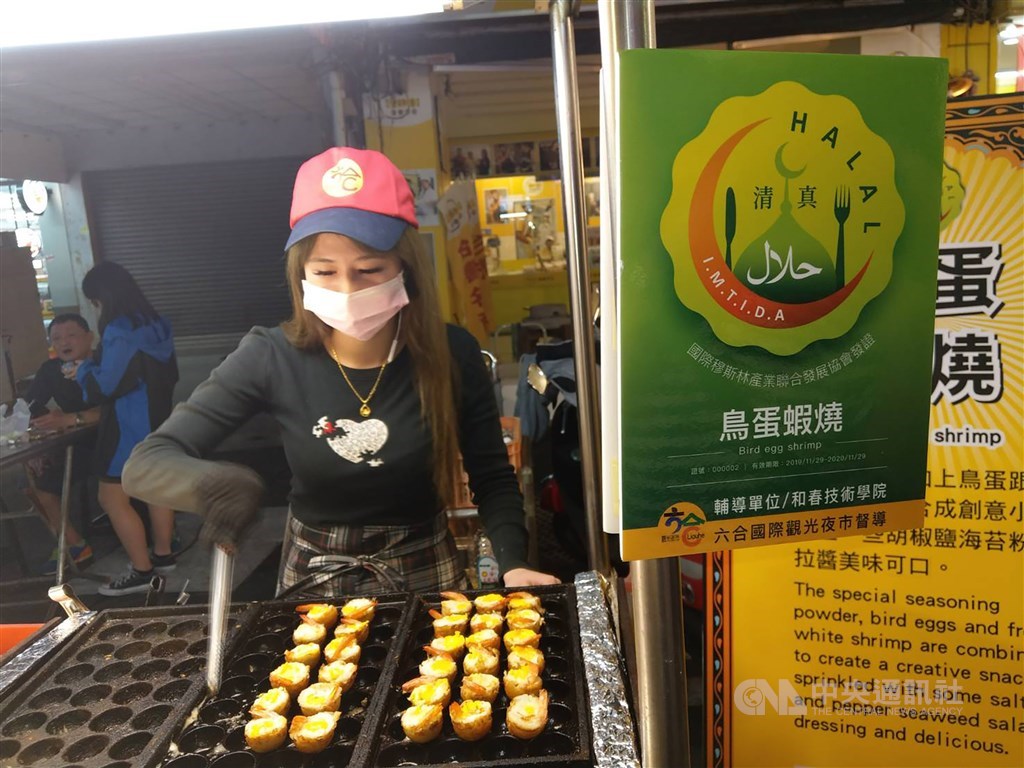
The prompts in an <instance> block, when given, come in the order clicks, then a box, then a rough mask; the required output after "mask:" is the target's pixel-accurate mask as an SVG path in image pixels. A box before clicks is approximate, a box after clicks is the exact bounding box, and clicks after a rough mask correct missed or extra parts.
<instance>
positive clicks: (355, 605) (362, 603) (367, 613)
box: [341, 597, 377, 621]
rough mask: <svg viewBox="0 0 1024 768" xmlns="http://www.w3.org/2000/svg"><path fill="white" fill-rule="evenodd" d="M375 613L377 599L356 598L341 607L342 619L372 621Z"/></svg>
mask: <svg viewBox="0 0 1024 768" xmlns="http://www.w3.org/2000/svg"><path fill="white" fill-rule="evenodd" d="M376 611H377V599H376V598H372V597H370V598H367V597H357V598H355V599H353V600H349V601H348V602H347V603H345V604H344V605H343V606H341V615H342V616H343V617H344V618H346V619H359V621H373V616H374V614H375V613H376Z"/></svg>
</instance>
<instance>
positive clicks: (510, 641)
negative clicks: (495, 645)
mask: <svg viewBox="0 0 1024 768" xmlns="http://www.w3.org/2000/svg"><path fill="white" fill-rule="evenodd" d="M517 645H527V646H529V647H531V648H536V647H537V646H539V645H540V635H538V634H537V633H536V632H534V631H533V630H532V629H513V630H512V631H511V632H506V633H505V650H506V651H511V650H512V649H513V648H515V647H516V646H517Z"/></svg>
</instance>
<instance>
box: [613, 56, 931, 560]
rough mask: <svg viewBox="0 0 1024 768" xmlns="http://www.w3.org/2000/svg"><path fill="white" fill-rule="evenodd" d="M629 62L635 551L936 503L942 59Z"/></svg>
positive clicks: (626, 157)
mask: <svg viewBox="0 0 1024 768" xmlns="http://www.w3.org/2000/svg"><path fill="white" fill-rule="evenodd" d="M694 73H700V76H699V77H694ZM619 75H620V79H621V82H620V93H621V99H620V103H619V114H620V126H621V129H620V130H621V147H622V149H621V155H620V163H619V165H620V180H619V194H620V211H621V215H620V219H619V222H618V225H619V227H620V229H621V276H620V294H619V334H620V344H619V348H618V349H619V370H620V380H621V389H620V419H619V424H620V430H621V456H620V462H619V471H620V477H621V488H622V494H621V499H622V502H621V510H622V512H621V517H622V555H623V557H624V558H625V559H629V560H633V559H638V558H653V557H667V556H675V555H683V554H691V553H695V552H702V551H710V550H718V549H732V548H742V547H753V546H761V545H766V544H779V543H783V542H793V541H801V540H810V539H820V538H829V537H835V536H852V535H856V534H866V533H876V532H879V531H886V530H893V529H903V528H912V527H915V526H918V525H920V524H921V521H922V520H923V515H924V490H925V489H924V486H925V463H926V445H927V432H928V401H929V393H930V391H931V380H930V379H931V356H932V329H933V316H934V310H933V307H934V302H935V280H936V267H935V261H934V258H933V256H932V255H933V254H934V253H935V248H936V239H937V238H936V236H937V232H936V229H935V226H934V222H935V221H936V220H937V219H938V218H939V210H938V209H939V195H938V190H939V181H940V170H941V167H942V164H941V157H942V118H943V105H944V99H945V87H946V71H945V68H944V64H943V62H941V61H939V60H933V59H913V58H907V57H901V58H893V57H887V58H875V57H866V56H865V57H858V56H821V55H815V56H808V55H804V54H781V53H739V52H720V51H657V50H653V51H652V50H636V51H627V52H624V53H623V54H622V57H621V62H620V67H619ZM681 82H686V83H687V86H686V88H685V89H682V88H679V86H678V84H679V83H681ZM878 83H885V84H886V87H885V88H879V87H878V85H877V84H878Z"/></svg>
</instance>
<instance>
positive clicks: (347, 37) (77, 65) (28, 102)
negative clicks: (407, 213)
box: [0, 0, 987, 137]
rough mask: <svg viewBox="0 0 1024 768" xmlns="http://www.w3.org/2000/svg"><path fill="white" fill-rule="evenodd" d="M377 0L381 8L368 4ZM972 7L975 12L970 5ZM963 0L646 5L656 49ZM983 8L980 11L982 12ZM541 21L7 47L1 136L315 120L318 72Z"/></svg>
mask: <svg viewBox="0 0 1024 768" xmlns="http://www.w3.org/2000/svg"><path fill="white" fill-rule="evenodd" d="M377 1H378V2H380V1H381V0H377ZM980 5H985V4H984V3H981V4H980ZM978 7H979V3H978V2H977V1H976V0H974V1H973V2H972V1H970V0H804V1H803V2H739V1H738V0H717V1H714V0H711V1H707V2H685V3H668V4H659V5H658V9H657V12H656V21H657V35H658V45H659V47H662V48H674V47H682V46H693V45H702V44H709V43H721V42H730V41H739V40H747V39H755V38H767V37H776V36H784V35H797V34H814V33H825V32H843V31H855V30H861V29H872V28H879V27H892V26H900V25H906V24H918V23H925V22H940V21H941V22H948V21H954V20H957V19H962V18H964V13H965V12H966V11H965V9H973V10H971V12H975V13H976V12H977V10H978ZM986 7H987V6H986ZM576 47H577V53H579V54H580V55H584V54H594V53H598V52H599V41H598V19H597V14H596V13H594V12H593V11H592V10H589V11H587V12H584V13H583V14H582V15H581V16H580V17H579V18H578V19H577V22H576ZM550 51H551V37H550V28H549V22H548V18H547V16H544V15H531V14H527V15H523V14H519V15H512V16H494V15H492V16H488V17H486V18H479V17H478V18H474V17H472V16H468V15H467V16H461V15H460V14H458V13H454V14H446V15H445V17H443V18H441V19H440V20H437V21H422V20H421V21H419V22H418V23H416V24H411V23H408V22H407V23H400V22H386V23H385V22H377V23H361V24H347V25H334V26H325V27H320V28H316V29H314V28H308V27H286V28H278V29H272V30H261V31H249V32H234V33H222V34H207V35H194V36H189V37H177V38H158V39H150V40H144V41H127V42H112V43H91V44H79V45H63V46H45V47H36V48H25V49H20V48H15V49H7V50H5V51H3V66H2V67H0V96H2V99H3V109H2V111H0V129H2V130H10V131H22V132H38V133H46V134H54V135H56V136H58V137H60V136H67V135H70V134H73V133H75V132H79V131H90V130H104V129H118V128H133V127H146V126H154V125H169V124H171V125H187V124H191V123H209V122H215V121H239V120H242V121H244V120H247V119H277V118H283V117H291V116H296V115H306V116H308V115H323V114H324V113H325V109H326V108H325V106H324V98H323V90H322V88H321V85H320V82H319V78H318V74H319V73H320V72H322V71H323V70H324V68H326V67H328V66H332V65H334V66H339V65H340V66H341V68H342V69H343V70H344V71H345V72H346V74H347V76H348V77H349V78H350V79H351V80H352V81H353V82H352V83H351V85H350V88H352V90H358V88H359V85H360V81H365V80H366V79H367V78H368V77H369V76H370V73H371V72H372V70H373V68H374V65H375V64H376V63H378V62H380V61H383V60H384V59H386V58H388V57H396V58H399V59H401V58H409V57H413V56H445V55H448V56H449V57H450V60H451V61H453V62H454V63H458V64H482V63H487V62H511V61H517V60H524V59H544V58H548V57H550Z"/></svg>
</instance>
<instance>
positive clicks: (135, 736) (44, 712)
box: [0, 605, 245, 768]
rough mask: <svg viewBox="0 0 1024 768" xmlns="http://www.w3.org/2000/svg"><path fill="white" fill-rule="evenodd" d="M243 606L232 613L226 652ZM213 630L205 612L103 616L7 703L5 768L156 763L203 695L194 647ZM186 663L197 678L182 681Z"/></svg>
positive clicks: (3, 704) (0, 754)
mask: <svg viewBox="0 0 1024 768" xmlns="http://www.w3.org/2000/svg"><path fill="white" fill-rule="evenodd" d="M244 607H245V606H240V605H235V606H232V613H231V617H230V619H229V636H228V648H229V649H230V648H231V647H232V646H233V645H234V644H236V643H237V642H238V641H239V640H240V639H241V637H242V635H243V634H244V632H242V631H239V630H240V627H243V626H244V625H245V621H244V620H243V617H244V614H243V609H244ZM206 628H207V620H206V608H205V607H200V606H196V607H190V608H182V607H177V606H175V607H165V608H130V609H111V610H105V611H101V612H100V613H99V614H97V616H96V618H95V619H93V621H92V622H90V623H89V624H87V625H86V626H84V627H82V628H81V629H80V630H79V631H78V632H76V633H75V634H74V635H72V636H71V637H70V638H69V639H67V640H66V641H65V642H64V643H63V645H62V646H61V647H60V648H59V649H58V650H57V651H56V652H55V653H54V654H53V655H52V656H50V658H49V660H48V661H46V663H45V664H43V665H42V666H40V667H39V668H38V669H37V670H36V671H35V672H33V673H32V674H30V675H28V676H26V677H25V678H23V679H22V680H21V681H20V682H19V683H17V684H16V685H14V686H13V687H12V688H11V689H10V690H9V691H8V692H7V693H6V695H5V696H4V697H3V699H2V700H0V723H2V725H0V745H2V747H0V765H2V766H4V768H6V766H25V765H29V766H31V765H35V766H42V767H45V768H50V766H57V765H67V766H70V765H75V766H80V767H81V768H88V767H89V766H97V767H99V766H111V765H122V764H123V765H126V766H139V767H141V768H147V767H149V766H155V765H158V764H159V763H160V761H161V759H162V755H164V754H165V752H166V748H167V744H168V743H169V742H170V740H171V736H172V735H173V734H174V732H175V730H176V729H177V727H178V724H179V723H181V722H182V721H183V720H184V719H185V716H186V715H187V714H188V712H189V711H190V710H191V709H192V707H193V706H194V705H195V703H196V702H197V701H198V700H199V698H200V696H201V695H202V692H203V690H204V688H205V685H206V683H205V677H204V674H203V670H204V669H205V666H206V659H205V647H204V648H203V650H202V655H201V656H199V657H196V656H194V655H193V653H192V652H190V651H189V645H190V644H197V645H198V644H199V643H200V642H205V636H206ZM169 635H170V636H171V637H175V638H178V639H180V640H182V641H183V642H181V643H180V644H175V645H174V646H168V645H167V643H166V641H167V639H168V636H169ZM193 650H194V649H193ZM186 663H187V664H197V665H198V672H195V673H192V674H182V672H181V669H182V664H186ZM176 669H177V670H178V671H175V670H176Z"/></svg>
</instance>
